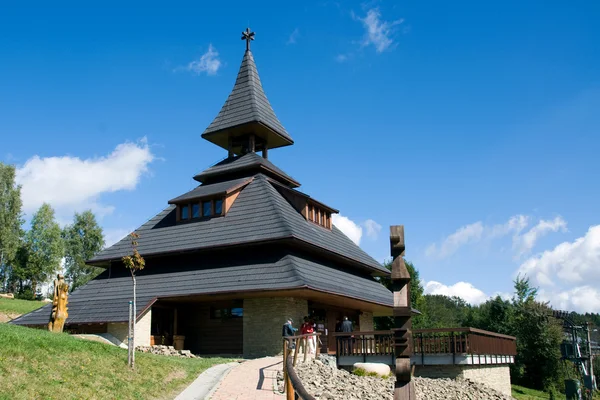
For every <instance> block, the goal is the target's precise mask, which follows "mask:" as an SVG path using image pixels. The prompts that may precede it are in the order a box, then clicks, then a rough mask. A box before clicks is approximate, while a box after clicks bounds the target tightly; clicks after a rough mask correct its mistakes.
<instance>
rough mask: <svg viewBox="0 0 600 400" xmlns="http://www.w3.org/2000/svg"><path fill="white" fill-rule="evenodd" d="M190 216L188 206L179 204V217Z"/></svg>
mask: <svg viewBox="0 0 600 400" xmlns="http://www.w3.org/2000/svg"><path fill="white" fill-rule="evenodd" d="M189 217H190V206H188V205H185V206H181V219H188V218H189Z"/></svg>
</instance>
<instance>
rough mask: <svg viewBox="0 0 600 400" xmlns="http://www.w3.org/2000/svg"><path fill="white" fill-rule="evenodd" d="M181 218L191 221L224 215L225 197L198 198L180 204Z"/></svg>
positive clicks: (181, 219)
mask: <svg viewBox="0 0 600 400" xmlns="http://www.w3.org/2000/svg"><path fill="white" fill-rule="evenodd" d="M177 208H178V210H179V220H180V221H190V220H194V219H200V218H211V217H220V216H221V215H223V211H224V210H223V198H222V197H218V198H214V199H205V200H198V201H195V202H193V203H188V204H178V205H177Z"/></svg>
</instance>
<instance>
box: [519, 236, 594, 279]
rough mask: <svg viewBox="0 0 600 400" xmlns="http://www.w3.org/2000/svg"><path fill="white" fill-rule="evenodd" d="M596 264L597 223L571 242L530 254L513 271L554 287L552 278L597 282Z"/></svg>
mask: <svg viewBox="0 0 600 400" xmlns="http://www.w3.org/2000/svg"><path fill="white" fill-rule="evenodd" d="M599 266H600V225H596V226H592V227H590V228H589V230H588V231H587V233H586V234H585V236H583V237H580V238H578V239H575V241H573V242H563V243H561V244H559V245H558V246H556V247H555V248H554V249H552V250H546V251H544V252H543V253H540V254H537V255H535V256H533V257H530V258H529V259H528V260H526V261H525V262H524V263H523V264H521V266H520V267H519V270H518V271H517V272H518V273H521V274H525V275H527V276H529V277H530V278H531V279H532V280H533V282H534V283H536V284H539V285H542V286H554V285H555V284H556V283H557V282H555V278H558V280H559V282H560V283H561V284H581V283H587V284H591V283H593V284H595V285H599V284H600V268H599Z"/></svg>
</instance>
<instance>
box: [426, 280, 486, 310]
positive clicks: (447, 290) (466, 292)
mask: <svg viewBox="0 0 600 400" xmlns="http://www.w3.org/2000/svg"><path fill="white" fill-rule="evenodd" d="M424 289H425V294H441V295H444V296H450V297H452V296H457V297H460V298H462V299H463V300H464V301H466V302H467V303H469V304H473V305H477V304H481V303H483V302H485V301H486V300H487V299H488V298H489V296H486V294H485V293H483V292H482V291H481V290H479V289H477V288H476V287H475V286H473V285H472V284H470V283H468V282H457V283H455V284H454V285H452V286H447V285H444V284H443V283H440V282H436V281H429V282H427V283H425V287H424Z"/></svg>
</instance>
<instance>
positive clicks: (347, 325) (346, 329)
mask: <svg viewBox="0 0 600 400" xmlns="http://www.w3.org/2000/svg"><path fill="white" fill-rule="evenodd" d="M340 329H341V331H342V332H343V333H351V332H352V331H353V330H354V329H353V327H352V321H350V320H348V317H344V321H343V322H342V325H341V326H340ZM352 342H353V340H352V336H344V338H343V340H342V349H343V351H344V353H345V354H346V355H350V354H352Z"/></svg>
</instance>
